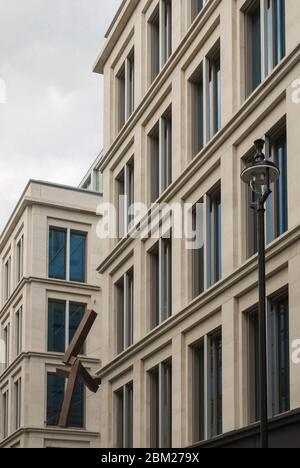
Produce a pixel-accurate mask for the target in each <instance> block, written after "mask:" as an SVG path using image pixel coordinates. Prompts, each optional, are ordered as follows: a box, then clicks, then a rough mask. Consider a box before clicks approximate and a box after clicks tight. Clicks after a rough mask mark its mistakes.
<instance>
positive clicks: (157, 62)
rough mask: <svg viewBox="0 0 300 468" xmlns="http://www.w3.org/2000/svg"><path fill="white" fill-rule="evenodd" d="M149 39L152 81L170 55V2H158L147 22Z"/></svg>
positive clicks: (167, 0) (160, 0) (164, 0)
mask: <svg viewBox="0 0 300 468" xmlns="http://www.w3.org/2000/svg"><path fill="white" fill-rule="evenodd" d="M149 25H150V37H151V54H150V55H151V81H154V79H155V78H156V76H157V75H158V74H159V72H160V70H161V69H162V68H163V66H164V65H165V63H166V62H167V61H168V59H169V57H170V56H171V53H172V2H171V0H159V4H158V6H157V8H156V9H155V11H154V13H153V15H152V17H151V18H150V21H149Z"/></svg>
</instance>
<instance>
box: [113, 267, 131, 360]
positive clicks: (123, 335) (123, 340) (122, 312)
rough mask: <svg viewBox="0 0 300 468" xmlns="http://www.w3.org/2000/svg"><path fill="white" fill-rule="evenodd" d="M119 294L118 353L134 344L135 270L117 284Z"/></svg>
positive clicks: (126, 274)
mask: <svg viewBox="0 0 300 468" xmlns="http://www.w3.org/2000/svg"><path fill="white" fill-rule="evenodd" d="M116 289H117V290H116V292H117V352H118V354H119V353H122V352H123V351H124V350H125V349H127V348H129V347H130V346H131V345H132V344H133V304H134V297H133V294H134V289H133V270H130V271H129V272H127V273H125V275H124V276H123V277H122V278H121V280H120V281H118V283H117V284H116Z"/></svg>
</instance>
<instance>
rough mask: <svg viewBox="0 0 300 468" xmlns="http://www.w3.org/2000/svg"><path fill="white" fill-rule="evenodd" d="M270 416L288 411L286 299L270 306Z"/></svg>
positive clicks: (287, 314)
mask: <svg viewBox="0 0 300 468" xmlns="http://www.w3.org/2000/svg"><path fill="white" fill-rule="evenodd" d="M270 325H271V377H272V382H271V384H272V385H271V388H272V415H273V416H276V415H277V414H281V413H283V412H286V411H289V409H290V364H289V359H290V358H289V306H288V298H283V299H280V300H278V301H275V302H273V303H272V304H271V311H270Z"/></svg>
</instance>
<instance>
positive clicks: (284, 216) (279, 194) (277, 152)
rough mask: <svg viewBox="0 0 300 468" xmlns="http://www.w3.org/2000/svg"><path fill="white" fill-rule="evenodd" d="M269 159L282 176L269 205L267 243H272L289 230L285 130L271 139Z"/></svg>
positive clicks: (274, 188)
mask: <svg viewBox="0 0 300 468" xmlns="http://www.w3.org/2000/svg"><path fill="white" fill-rule="evenodd" d="M269 157H270V159H271V160H272V161H273V162H274V163H275V164H276V165H277V166H278V168H279V170H280V176H279V178H278V180H277V182H276V183H275V185H274V186H273V193H272V194H271V197H270V198H269V200H268V204H267V241H268V242H272V241H273V240H274V239H276V238H277V237H279V236H281V235H282V234H284V233H285V232H286V231H287V230H288V185H287V140H286V132H285V130H284V131H283V132H282V133H280V134H279V135H278V136H275V137H271V138H270V139H269Z"/></svg>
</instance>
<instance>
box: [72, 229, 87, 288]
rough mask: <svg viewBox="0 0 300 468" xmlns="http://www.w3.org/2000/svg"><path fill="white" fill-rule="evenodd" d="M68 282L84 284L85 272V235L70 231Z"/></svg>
mask: <svg viewBox="0 0 300 468" xmlns="http://www.w3.org/2000/svg"><path fill="white" fill-rule="evenodd" d="M70 237H71V239H70V280H71V281H77V282H81V283H84V282H85V270H86V258H85V254H86V246H85V244H86V234H82V233H80V232H73V231H71V236H70Z"/></svg>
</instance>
